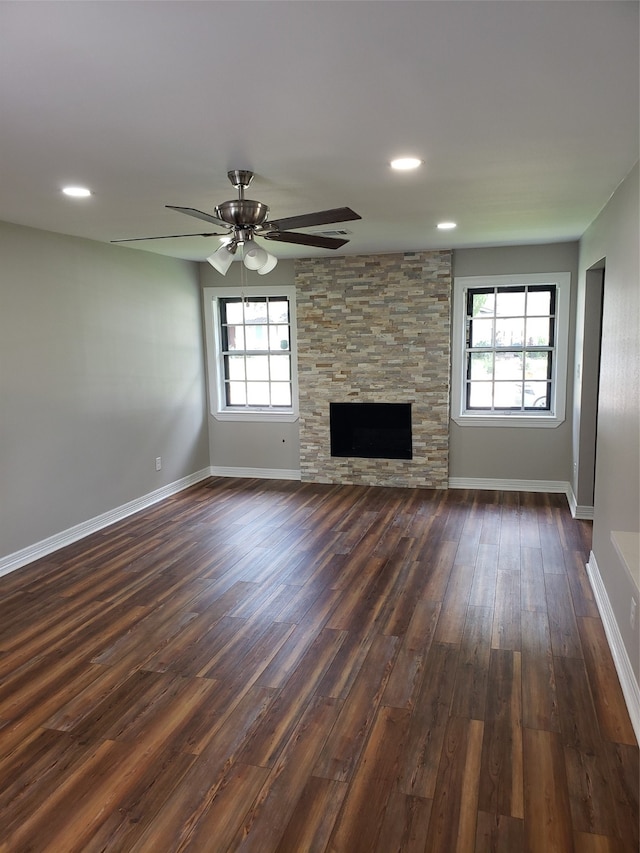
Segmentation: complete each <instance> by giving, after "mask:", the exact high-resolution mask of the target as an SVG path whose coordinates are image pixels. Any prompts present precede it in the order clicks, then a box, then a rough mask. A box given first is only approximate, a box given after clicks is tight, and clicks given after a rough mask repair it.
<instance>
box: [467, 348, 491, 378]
mask: <svg viewBox="0 0 640 853" xmlns="http://www.w3.org/2000/svg"><path fill="white" fill-rule="evenodd" d="M469 379H476V380H477V379H480V380H482V379H484V380H485V381H486V380H489V381H490V380H491V379H493V353H492V352H472V353H470V355H469Z"/></svg>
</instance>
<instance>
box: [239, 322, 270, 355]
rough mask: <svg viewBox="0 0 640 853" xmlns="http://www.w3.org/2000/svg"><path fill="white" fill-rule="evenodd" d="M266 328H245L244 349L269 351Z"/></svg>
mask: <svg viewBox="0 0 640 853" xmlns="http://www.w3.org/2000/svg"><path fill="white" fill-rule="evenodd" d="M267 328H268V327H267V326H245V335H246V349H248V350H262V349H264V350H267V349H269V335H268V333H267Z"/></svg>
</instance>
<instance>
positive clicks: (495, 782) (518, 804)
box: [479, 649, 524, 818]
mask: <svg viewBox="0 0 640 853" xmlns="http://www.w3.org/2000/svg"><path fill="white" fill-rule="evenodd" d="M521 716H522V714H521V671H520V654H519V653H518V652H509V651H506V650H503V649H492V651H491V659H490V662H489V673H488V679H487V705H486V710H485V724H484V725H485V728H484V738H483V741H482V764H481V768H480V779H479V785H480V799H479V808H480V810H481V811H486V812H496V813H498V814H502V815H507V816H509V817H516V818H521V817H524V815H523V776H522V774H523V769H522V768H523V759H522V726H521Z"/></svg>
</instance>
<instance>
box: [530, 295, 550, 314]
mask: <svg viewBox="0 0 640 853" xmlns="http://www.w3.org/2000/svg"><path fill="white" fill-rule="evenodd" d="M550 313H551V293H550V292H549V291H548V290H530V291H529V293H528V294H527V314H528V315H529V316H531V315H532V314H534V315H537V316H538V317H539V316H541V315H545V314H546V315H547V317H548V316H549V314H550Z"/></svg>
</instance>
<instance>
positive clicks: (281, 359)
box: [269, 355, 291, 382]
mask: <svg viewBox="0 0 640 853" xmlns="http://www.w3.org/2000/svg"><path fill="white" fill-rule="evenodd" d="M290 365H291V362H290V361H289V356H288V355H271V356H269V366H270V369H271V380H272V381H278V382H288V381H289V380H290V379H291V370H290Z"/></svg>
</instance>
